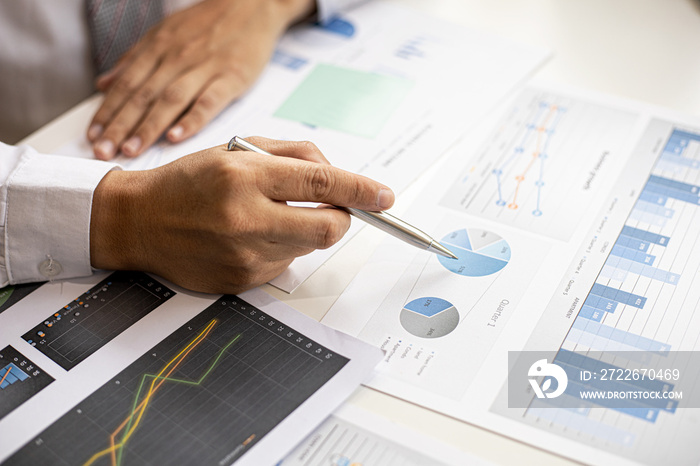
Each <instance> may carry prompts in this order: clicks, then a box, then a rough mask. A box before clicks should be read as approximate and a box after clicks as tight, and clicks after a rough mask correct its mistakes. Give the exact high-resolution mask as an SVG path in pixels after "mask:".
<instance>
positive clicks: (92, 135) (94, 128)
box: [87, 123, 104, 141]
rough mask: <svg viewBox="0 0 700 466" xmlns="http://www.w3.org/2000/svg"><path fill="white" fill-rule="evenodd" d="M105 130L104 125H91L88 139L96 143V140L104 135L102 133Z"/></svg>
mask: <svg viewBox="0 0 700 466" xmlns="http://www.w3.org/2000/svg"><path fill="white" fill-rule="evenodd" d="M103 130H104V128H103V127H102V125H100V124H98V123H95V124H94V125H90V128H88V132H87V137H88V139H89V140H90V141H94V140H95V139H97V138H99V137H100V136H101V135H102V131H103Z"/></svg>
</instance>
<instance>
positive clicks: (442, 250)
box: [428, 241, 459, 259]
mask: <svg viewBox="0 0 700 466" xmlns="http://www.w3.org/2000/svg"><path fill="white" fill-rule="evenodd" d="M428 250H432V251H433V252H435V253H437V254H440V255H441V256H443V257H447V258H449V259H459V257H457V256H456V255H455V254H454V253H453V252H452V251H450V250H449V249H447V248H446V247H445V246H443V245H442V244H440V243H438V242H437V241H433V242H432V243H431V244H430V247H429V248H428Z"/></svg>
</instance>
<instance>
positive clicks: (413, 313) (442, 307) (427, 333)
mask: <svg viewBox="0 0 700 466" xmlns="http://www.w3.org/2000/svg"><path fill="white" fill-rule="evenodd" d="M399 320H400V322H401V326H402V327H403V328H405V329H406V331H407V332H409V333H411V334H413V335H415V336H417V337H421V338H440V337H444V336H445V335H447V334H448V333H450V332H452V331H453V330H454V329H456V328H457V325H458V324H459V312H458V311H457V308H455V307H454V306H453V305H452V303H451V302H449V301H446V300H444V299H441V298H436V297H432V296H429V297H425V298H418V299H414V300H413V301H411V302H409V303H407V304H406V305H405V306H404V307H403V309H401V314H399Z"/></svg>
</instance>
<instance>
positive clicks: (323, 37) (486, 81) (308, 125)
mask: <svg viewBox="0 0 700 466" xmlns="http://www.w3.org/2000/svg"><path fill="white" fill-rule="evenodd" d="M387 18H391V27H387V25H386V20H387ZM547 56H548V52H546V51H544V50H541V49H538V48H534V47H530V46H526V45H522V44H519V43H516V42H513V41H511V40H507V39H502V38H499V37H496V36H491V35H489V34H486V33H482V32H478V31H474V30H470V29H466V28H463V27H459V26H457V25H454V24H451V23H448V22H445V21H441V20H438V19H435V18H431V17H426V16H425V15H424V14H421V13H420V12H417V11H414V10H411V9H407V8H402V7H399V6H397V5H393V4H391V3H388V2H384V1H380V0H378V1H373V2H367V3H366V4H364V5H362V6H360V7H358V8H356V9H353V10H350V11H348V12H347V13H344V14H343V15H342V16H341V17H338V18H335V19H334V20H332V21H331V22H330V23H328V24H326V25H323V26H318V25H304V26H300V27H297V28H295V29H292V30H290V31H289V32H288V33H287V34H286V35H285V36H284V37H283V38H282V39H281V41H280V43H279V44H278V47H277V50H276V51H275V53H274V55H273V57H272V59H271V62H270V64H269V65H268V66H267V68H266V69H265V71H264V72H263V74H262V75H261V77H260V79H259V80H258V82H257V84H256V85H255V86H254V87H253V88H252V89H251V90H250V91H249V92H248V93H247V94H246V95H245V96H244V97H242V98H241V99H239V100H238V101H236V102H234V103H233V104H232V105H231V106H229V107H228V108H227V109H226V110H224V111H223V112H222V113H221V114H220V115H219V116H218V117H217V118H215V119H214V120H213V121H212V122H211V123H210V124H209V125H208V126H207V127H206V128H204V129H203V130H202V131H201V132H200V133H199V134H197V135H195V136H193V137H192V138H190V139H189V140H187V141H185V142H183V143H181V144H178V145H174V146H173V145H170V144H167V143H166V142H161V143H159V144H157V145H156V146H155V147H153V148H151V149H150V150H148V151H147V152H146V153H144V154H143V155H141V156H140V157H138V158H136V159H127V158H124V157H119V158H117V159H116V160H117V162H119V163H120V164H122V165H123V166H124V167H125V168H127V169H132V170H143V169H149V168H154V167H157V166H160V165H164V164H166V163H168V162H171V161H173V160H175V159H177V158H179V157H182V156H183V155H186V154H190V153H193V152H197V151H199V150H202V149H205V148H208V147H212V146H216V145H220V144H225V143H227V142H228V141H229V139H231V138H232V137H233V136H235V135H238V136H243V137H245V136H252V135H259V136H265V137H269V138H275V139H284V140H296V141H302V140H309V141H313V142H314V143H315V144H316V145H317V146H318V147H319V148H320V149H321V150H322V151H323V153H324V155H325V156H326V157H327V158H328V160H330V162H331V163H332V164H333V165H336V166H338V167H340V168H342V169H345V170H348V171H351V172H354V173H359V174H362V175H365V176H368V177H371V178H374V179H376V180H378V181H380V182H382V183H384V184H386V185H387V186H390V187H391V188H392V189H393V190H394V191H395V192H397V193H399V192H401V191H402V190H404V189H405V188H406V187H407V186H408V185H409V184H410V183H411V182H412V181H413V180H415V179H416V178H417V177H418V176H419V175H420V174H421V173H422V172H423V171H424V170H425V169H426V168H428V167H430V166H431V165H432V163H433V162H434V161H435V160H436V159H437V158H438V157H439V156H441V155H442V154H443V153H444V151H445V150H446V149H447V148H448V147H449V145H450V144H451V143H452V142H453V141H454V140H455V139H456V138H457V137H458V136H459V134H461V133H462V132H463V131H464V129H465V128H468V127H469V126H470V125H472V124H473V123H475V122H476V121H477V120H478V119H479V118H480V117H481V116H482V115H483V114H484V113H485V112H486V111H487V110H488V109H490V108H491V107H492V106H493V105H495V104H496V102H498V100H499V99H501V98H502V97H503V96H504V95H505V94H506V93H507V92H508V91H510V90H511V89H512V88H513V87H514V86H515V85H516V84H517V83H519V82H521V81H522V80H524V79H525V78H526V77H527V76H528V75H529V74H530V73H532V72H533V71H534V70H535V69H536V67H538V66H539V65H540V64H542V63H543V61H544V60H545V59H546V57H547ZM59 153H61V154H65V155H73V156H76V155H78V156H83V157H92V151H91V149H90V147H89V146H88V144H87V142H86V141H85V140H84V137H83V136H82V135H81V137H80V138H78V139H76V140H75V141H73V142H72V143H70V144H68V145H67V146H65V147H63V148H62V149H61V150H60V151H59ZM362 225H363V224H362V223H361V222H353V227H352V230H351V232H350V233H349V234H348V235H346V240H347V239H349V238H350V237H351V236H352V234H353V233H355V232H357V231H358V229H359V228H360V227H361V226H362ZM338 247H339V246H338ZM336 250H337V247H336V248H331V249H329V250H326V251H316V252H314V253H313V254H310V255H308V256H304V257H302V258H299V259H297V260H295V261H294V263H293V264H292V265H291V267H290V268H289V269H288V270H286V271H285V272H283V273H282V274H281V275H280V276H279V277H277V278H275V279H274V280H272V281H271V284H272V285H274V286H276V287H278V288H280V289H282V290H284V291H287V292H291V291H293V290H294V289H295V288H296V287H297V286H299V285H300V284H301V283H302V282H303V281H304V280H305V279H306V278H308V276H309V275H311V274H312V273H313V272H314V271H315V270H316V269H317V268H318V267H319V266H320V265H321V264H323V262H325V261H326V260H327V259H328V258H329V257H330V256H331V255H332V254H333V253H334V252H335V251H336Z"/></svg>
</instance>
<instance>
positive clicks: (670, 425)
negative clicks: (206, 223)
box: [322, 85, 700, 464]
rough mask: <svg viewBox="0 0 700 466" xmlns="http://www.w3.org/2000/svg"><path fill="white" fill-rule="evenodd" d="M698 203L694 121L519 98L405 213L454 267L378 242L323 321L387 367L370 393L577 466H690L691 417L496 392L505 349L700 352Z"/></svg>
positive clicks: (542, 97) (466, 144) (576, 98)
mask: <svg viewBox="0 0 700 466" xmlns="http://www.w3.org/2000/svg"><path fill="white" fill-rule="evenodd" d="M477 135H481V136H480V137H478V138H477ZM699 194H700V121H698V120H697V119H695V120H693V119H689V118H687V117H684V116H681V115H677V114H673V113H672V112H668V111H665V110H663V109H656V108H651V107H649V106H646V105H643V104H637V103H632V102H626V101H620V100H618V99H613V98H609V97H605V96H600V95H596V94H592V93H586V92H582V91H576V90H571V89H560V88H556V87H554V86H546V85H533V86H529V87H527V88H525V89H524V90H522V92H520V93H519V94H518V95H517V96H515V97H514V98H513V99H512V100H511V101H510V102H509V103H507V104H506V105H504V106H503V107H502V108H501V109H500V110H499V111H497V112H494V114H493V115H492V116H491V117H489V119H488V120H487V121H485V122H484V123H483V125H481V126H480V129H479V131H474V132H472V133H471V136H469V137H468V138H465V139H464V140H463V141H461V142H460V143H459V144H457V145H456V146H455V147H454V148H453V150H451V155H450V156H449V158H448V159H447V160H446V162H445V163H444V164H443V166H442V167H441V169H440V170H439V173H438V174H437V176H436V177H435V178H434V179H433V180H432V181H431V182H429V184H428V186H427V188H426V190H425V191H424V192H423V193H422V195H421V196H420V199H421V201H420V202H418V203H416V205H414V206H412V207H411V208H410V209H409V210H408V212H407V213H406V214H405V218H406V219H407V220H408V221H409V222H411V221H413V222H415V223H419V224H420V225H423V226H427V228H426V230H427V232H428V233H429V234H431V235H432V236H433V237H435V238H437V239H438V240H440V241H441V242H442V243H443V244H444V245H446V246H447V247H448V248H450V249H451V250H452V251H453V252H456V254H457V255H458V256H459V260H448V259H444V258H442V257H437V256H435V255H432V254H429V253H425V252H419V251H415V250H414V248H411V247H408V246H405V245H403V244H400V243H399V242H396V241H388V240H387V241H385V242H384V243H383V244H382V246H381V247H380V248H378V250H377V252H375V254H374V256H373V257H372V258H371V259H370V260H369V262H368V263H367V264H366V266H365V267H364V268H363V269H362V270H361V272H360V273H359V274H358V275H357V276H356V278H355V280H354V281H353V282H352V283H351V285H350V286H349V287H348V289H347V290H346V291H345V293H344V294H343V295H341V297H340V299H339V300H338V301H337V302H336V304H335V305H334V306H333V307H332V308H331V310H330V311H329V312H328V314H327V315H326V316H325V317H324V319H323V320H322V322H324V323H326V324H328V325H331V326H332V327H334V328H337V329H340V330H342V331H345V332H348V333H350V334H352V335H357V336H358V337H360V338H361V339H363V340H365V341H367V342H369V343H372V344H374V345H376V346H378V347H380V348H382V349H384V350H385V351H386V355H385V357H384V360H383V362H382V363H381V364H380V365H379V367H378V375H377V376H375V377H374V378H373V379H372V380H371V381H370V382H369V383H368V385H369V386H371V387H373V388H376V389H378V390H381V391H384V392H386V393H389V394H392V395H395V396H398V397H401V398H404V399H406V400H409V401H412V402H415V403H417V404H420V405H423V406H426V407H429V408H431V409H435V410H437V411H440V412H443V413H446V414H448V415H450V416H454V417H456V418H459V419H462V420H465V421H468V422H471V423H475V424H478V425H480V426H483V427H485V428H487V429H490V430H492V431H495V432H499V433H502V434H504V435H508V436H511V437H514V438H517V439H519V440H522V441H526V442H528V443H531V444H533V445H536V446H538V447H541V448H543V449H546V450H550V451H553V452H556V453H558V454H561V455H564V456H568V457H571V458H573V459H575V460H578V461H583V462H586V463H594V464H612V463H615V464H663V463H666V464H668V463H672V464H697V463H698V461H699V460H700V452H699V451H698V449H697V446H696V443H697V438H698V435H699V434H700V430H699V429H698V427H697V426H698V420H699V419H698V413H697V409H691V408H686V409H663V408H661V409H660V408H659V407H658V406H656V407H654V406H651V405H649V406H645V405H643V403H642V404H640V407H639V409H633V410H624V409H623V410H617V409H613V408H610V407H603V406H604V405H602V404H598V405H596V404H592V405H591V406H590V407H588V408H585V409H567V408H553V407H552V406H551V405H549V406H548V405H546V403H545V404H544V405H543V404H542V403H539V404H538V403H534V402H533V403H532V404H531V405H529V407H528V408H522V409H521V408H513V407H509V405H508V393H507V391H508V390H507V387H508V386H507V385H506V383H507V376H508V368H509V366H508V352H509V351H521V350H551V351H553V352H554V353H556V354H557V355H560V354H564V353H565V352H572V351H578V352H580V351H593V350H597V351H613V350H614V351H655V352H661V353H663V352H667V351H676V350H688V351H690V350H697V349H698V345H699V344H700V343H699V342H700V314H699V313H698V312H697V311H698V310H699V309H700V273H699V269H700V244H698V241H697V238H698V237H700V221H699V220H698V219H699V218H700V217H699V216H700V197H699ZM603 298H606V299H603ZM603 302H604V303H603ZM524 382H526V381H524ZM525 385H527V383H525ZM532 397H533V398H534V395H532ZM681 406H682V405H681Z"/></svg>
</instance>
